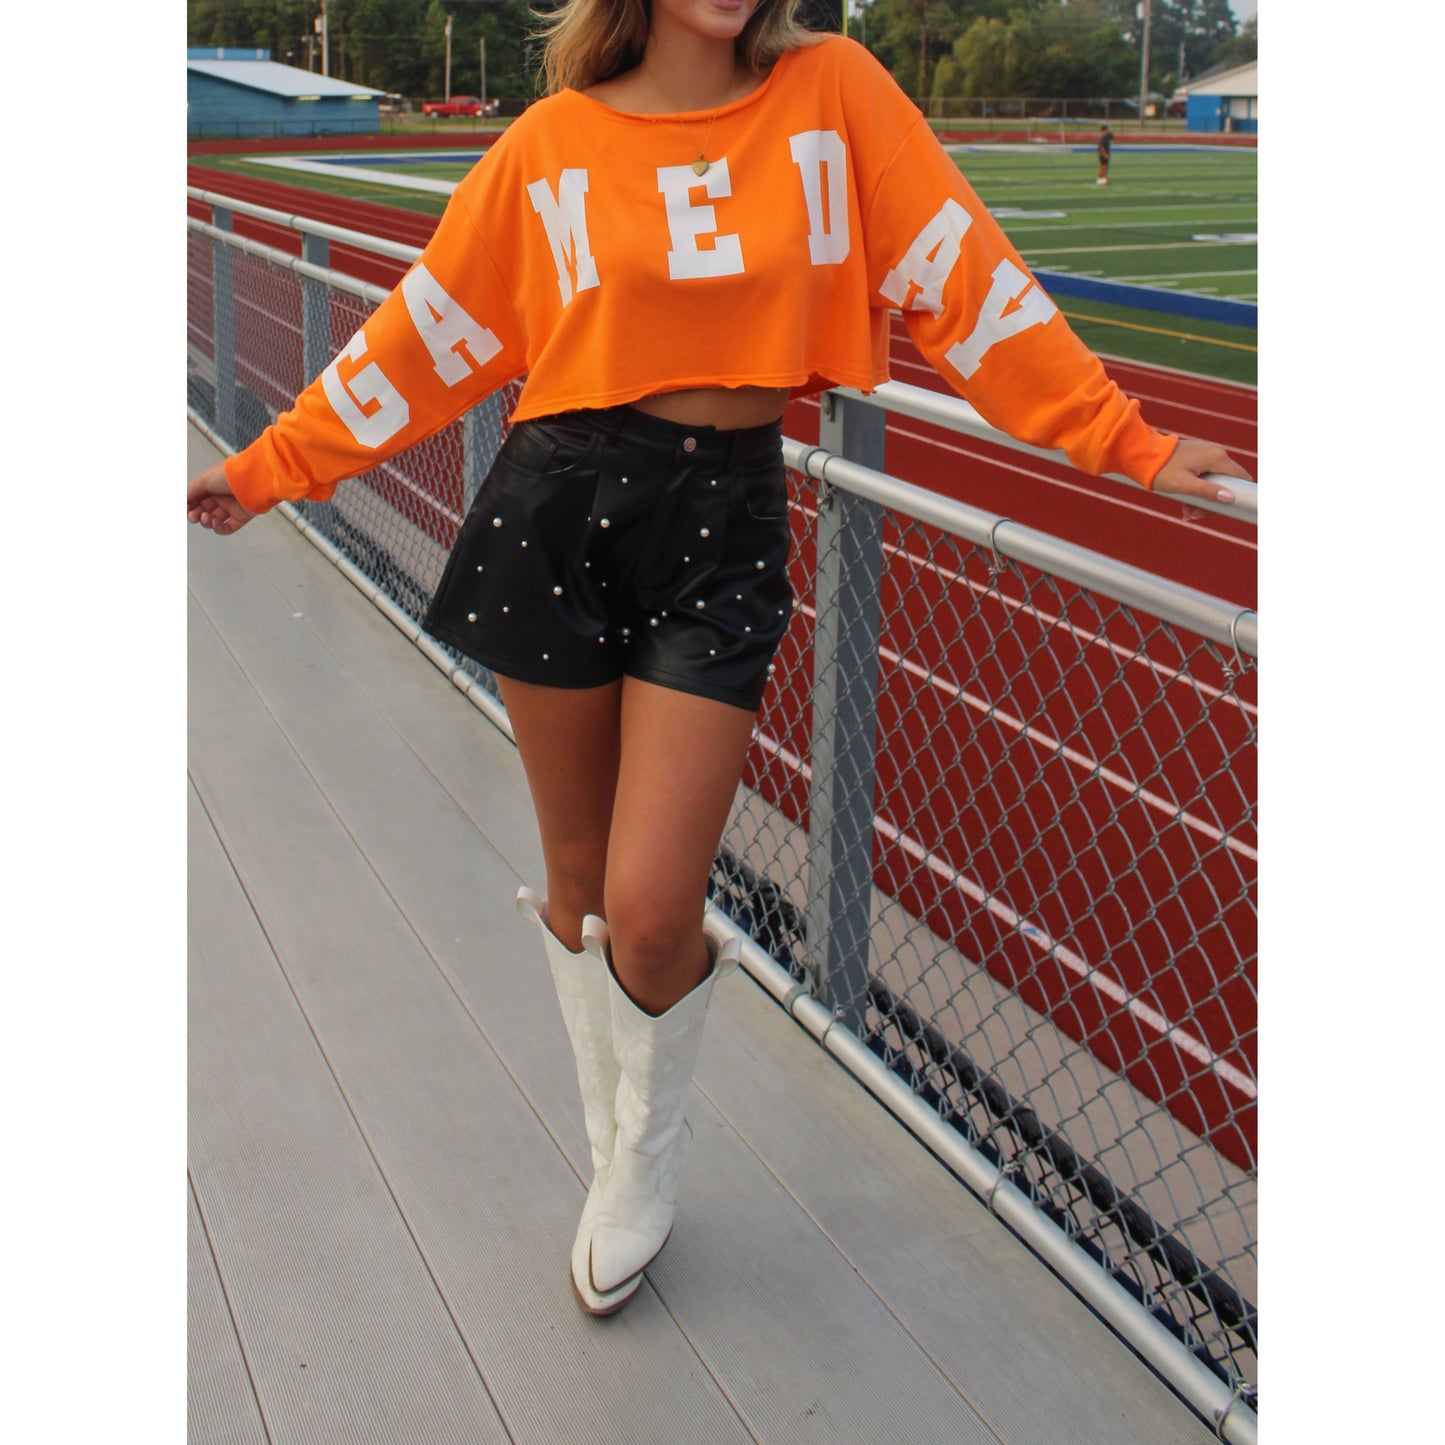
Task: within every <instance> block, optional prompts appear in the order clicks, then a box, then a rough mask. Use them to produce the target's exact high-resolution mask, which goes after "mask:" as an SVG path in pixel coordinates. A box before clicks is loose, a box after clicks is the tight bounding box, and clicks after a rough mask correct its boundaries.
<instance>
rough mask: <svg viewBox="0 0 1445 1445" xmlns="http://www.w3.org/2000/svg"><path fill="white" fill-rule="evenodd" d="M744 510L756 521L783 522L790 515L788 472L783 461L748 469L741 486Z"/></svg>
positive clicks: (743, 475)
mask: <svg viewBox="0 0 1445 1445" xmlns="http://www.w3.org/2000/svg"><path fill="white" fill-rule="evenodd" d="M740 490H741V493H742V500H743V510H744V511H745V512H746V513H747V514H748V516H749V517H751V518H752V519H753V521H755V522H781V521H784V520H786V518H787V515H788V474H787V470H786V469H785V468H784V466H783V464H782V462H781V461H779V462H777V463H776V464H775V465H772V466H767V467H762V468H758V469H756V470H751V469H750V470H748V471H745V472H744V473H743V474H742V486H741V488H740Z"/></svg>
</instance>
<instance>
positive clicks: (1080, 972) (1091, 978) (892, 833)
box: [753, 728, 1258, 1099]
mask: <svg viewBox="0 0 1445 1445" xmlns="http://www.w3.org/2000/svg"><path fill="white" fill-rule="evenodd" d="M753 738H754V740H755V741H756V742H757V743H758V745H759V746H760V747H761V748H763V749H764V751H766V752H768V753H771V754H772V755H773V756H774V757H775V758H777V759H778V761H779V762H781V763H782V764H783V765H784V766H785V767H788V768H790V769H792V770H793V771H794V772H796V773H798V774H799V775H800V776H801V777H803V778H804V779H805V780H808V781H811V779H812V773H813V770H812V768H811V767H810V766H809V765H808V763H807V762H805V761H804V760H803V759H802V758H800V757H798V755H797V754H796V753H793V752H791V751H789V750H788V749H787V748H785V747H783V745H782V744H781V743H779V742H777V741H776V740H774V739H773V738H771V737H769V736H768V735H767V734H766V733H765V732H763V730H762V729H761V728H754V730H753ZM873 827H874V829H875V830H876V831H877V832H879V833H880V834H882V836H883V837H885V838H887V839H888V840H889V841H890V842H892V843H896V844H897V845H898V846H899V847H900V848H902V849H903V851H904V852H905V853H907V854H908V856H909V857H910V858H913V859H915V860H917V861H918V862H920V863H922V864H923V866H924V867H925V868H927V869H928V871H929V872H930V873H932V874H933V875H934V876H935V877H937V878H939V879H941V880H942V881H943V882H945V883H947V884H948V885H949V886H950V887H951V888H954V889H955V890H957V891H958V892H959V893H961V894H963V896H964V897H965V898H968V899H970V900H971V901H972V902H974V903H976V904H978V905H980V906H981V907H984V908H986V909H988V911H989V912H990V913H991V914H992V915H993V916H994V917H995V918H997V919H998V920H999V921H1000V922H1001V923H1002V924H1003V925H1004V926H1005V927H1006V928H1010V929H1014V930H1016V931H1017V932H1018V933H1019V934H1020V936H1022V937H1023V938H1026V939H1027V940H1028V941H1029V943H1031V944H1032V945H1033V946H1034V947H1035V948H1036V949H1038V950H1039V952H1040V953H1042V954H1046V955H1051V956H1052V957H1054V958H1056V959H1057V960H1058V961H1059V962H1060V963H1061V964H1063V965H1064V967H1065V968H1067V969H1068V970H1069V972H1070V973H1072V974H1074V975H1075V976H1076V977H1077V978H1078V979H1079V980H1080V981H1081V982H1083V983H1087V984H1088V985H1089V986H1090V987H1091V988H1093V989H1094V990H1095V991H1096V992H1097V993H1100V994H1102V995H1103V996H1104V997H1105V998H1106V999H1108V1000H1109V1002H1110V1003H1112V1004H1113V1005H1114V1006H1115V1007H1116V1008H1123V1009H1125V1010H1127V1012H1128V1013H1130V1014H1131V1015H1132V1016H1133V1017H1134V1018H1136V1019H1138V1021H1139V1022H1140V1023H1141V1024H1143V1025H1144V1026H1145V1027H1146V1028H1149V1029H1151V1030H1152V1031H1153V1032H1154V1033H1156V1034H1157V1035H1159V1037H1160V1039H1161V1040H1167V1041H1168V1042H1170V1043H1172V1044H1173V1045H1174V1046H1175V1048H1177V1049H1178V1050H1179V1051H1180V1053H1182V1054H1187V1055H1188V1056H1189V1057H1190V1058H1191V1059H1194V1060H1195V1061H1196V1062H1197V1063H1200V1064H1202V1065H1204V1067H1206V1068H1207V1069H1209V1070H1210V1072H1211V1073H1213V1074H1214V1075H1215V1076H1216V1077H1218V1078H1219V1080H1220V1081H1221V1082H1222V1083H1225V1084H1228V1085H1230V1086H1231V1087H1232V1088H1233V1089H1235V1090H1236V1091H1237V1092H1238V1093H1240V1094H1242V1095H1243V1096H1244V1097H1245V1098H1246V1099H1255V1098H1257V1097H1258V1089H1257V1088H1256V1086H1255V1082H1254V1080H1253V1079H1252V1078H1250V1076H1249V1075H1248V1074H1246V1073H1245V1072H1244V1071H1243V1070H1242V1069H1239V1068H1237V1067H1235V1065H1233V1064H1231V1063H1229V1062H1228V1061H1227V1060H1225V1059H1222V1058H1220V1057H1219V1055H1218V1054H1216V1053H1215V1052H1214V1051H1213V1050H1212V1049H1210V1048H1209V1047H1208V1045H1207V1044H1205V1043H1204V1042H1203V1041H1202V1040H1200V1039H1198V1038H1196V1037H1195V1036H1194V1035H1193V1034H1191V1033H1189V1032H1188V1031H1187V1030H1185V1029H1182V1028H1179V1027H1177V1026H1175V1025H1173V1024H1171V1023H1170V1022H1169V1020H1168V1019H1167V1018H1166V1017H1165V1016H1164V1015H1163V1014H1162V1013H1160V1012H1159V1010H1158V1009H1156V1008H1154V1007H1153V1005H1151V1004H1147V1003H1145V1002H1144V1001H1143V1000H1142V999H1138V998H1135V997H1134V995H1133V994H1131V993H1130V992H1129V991H1128V990H1127V989H1126V988H1125V987H1124V986H1123V985H1122V984H1121V983H1119V982H1118V980H1117V979H1113V978H1110V977H1109V976H1108V975H1107V974H1104V973H1101V972H1100V971H1099V970H1098V969H1097V968H1095V967H1093V966H1092V965H1091V964H1090V963H1089V962H1088V961H1087V960H1086V959H1084V958H1083V957H1081V956H1080V955H1079V954H1077V953H1075V952H1074V951H1073V950H1072V949H1071V948H1067V947H1065V945H1063V944H1061V943H1057V942H1055V941H1054V940H1053V939H1052V938H1050V937H1049V935H1048V934H1047V933H1045V932H1044V930H1043V929H1042V928H1040V927H1038V925H1037V924H1034V923H1030V922H1029V921H1028V920H1027V919H1024V918H1021V917H1020V916H1019V914H1018V913H1017V912H1016V911H1015V910H1014V909H1013V908H1011V907H1010V906H1009V905H1008V904H1007V903H1006V902H1004V901H1003V900H1002V899H999V898H995V897H994V896H993V895H992V894H991V893H987V892H985V891H984V889H982V888H981V887H980V886H979V885H978V884H977V883H975V882H974V881H973V880H972V879H971V878H965V877H964V876H963V875H962V874H961V873H960V872H959V871H958V869H957V868H955V867H954V866H953V865H952V864H951V863H949V862H948V860H947V859H945V858H940V857H938V855H937V854H934V853H930V852H929V851H928V850H927V849H926V848H924V846H923V844H922V843H920V842H919V841H918V840H917V839H916V838H913V837H910V836H909V835H908V834H907V833H904V832H902V831H900V830H899V829H898V828H896V827H895V826H894V825H893V824H892V823H890V822H888V820H887V819H886V818H880V817H879V816H878V814H877V813H875V814H874V815H873ZM1086 1047H1087V1045H1086Z"/></svg>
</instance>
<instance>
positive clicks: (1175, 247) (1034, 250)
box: [1019, 241, 1239, 270]
mask: <svg viewBox="0 0 1445 1445" xmlns="http://www.w3.org/2000/svg"><path fill="white" fill-rule="evenodd" d="M1211 246H1228V247H1229V248H1230V249H1231V250H1234V251H1237V250H1238V249H1239V243H1238V242H1236V241H1147V242H1141V243H1140V244H1139V245H1137V246H1133V245H1129V246H1055V247H1052V248H1050V249H1049V250H1042V251H1041V250H1039V249H1038V247H1036V246H1020V247H1019V250H1020V251H1022V252H1023V255H1024V259H1025V260H1028V258H1029V257H1030V256H1099V255H1102V254H1103V253H1104V252H1105V251H1204V250H1207V249H1208V248H1209V247H1211ZM1044 269H1045V270H1047V269H1048V268H1047V267H1045V268H1044Z"/></svg>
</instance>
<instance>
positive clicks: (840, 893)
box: [807, 392, 887, 1037]
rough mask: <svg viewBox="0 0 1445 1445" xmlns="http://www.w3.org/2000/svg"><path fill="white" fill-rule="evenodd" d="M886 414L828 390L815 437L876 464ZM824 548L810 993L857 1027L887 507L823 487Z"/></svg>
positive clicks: (816, 659) (865, 936)
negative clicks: (812, 992)
mask: <svg viewBox="0 0 1445 1445" xmlns="http://www.w3.org/2000/svg"><path fill="white" fill-rule="evenodd" d="M870 411H871V415H870ZM886 421H887V418H886V416H885V414H884V413H883V412H881V411H878V410H876V409H871V408H869V407H867V406H865V405H864V404H862V403H861V402H858V401H854V400H852V399H851V398H848V397H842V396H839V395H837V394H836V393H831V392H830V393H828V394H827V395H825V396H824V397H823V398H822V418H821V421H820V423H819V428H818V441H819V444H820V445H821V446H822V447H824V448H825V449H826V450H828V451H830V452H833V453H835V454H837V455H838V456H839V457H843V456H847V457H849V458H851V459H854V460H856V461H857V462H859V463H861V464H862V465H863V466H866V467H873V468H876V469H878V470H880V471H881V470H882V467H883V462H884V446H885V423H886ZM817 552H818V563H817V580H816V589H815V597H816V606H817V618H816V622H815V626H814V634H813V669H814V675H813V740H812V750H811V757H810V762H811V763H812V785H811V788H810V791H809V794H808V914H807V921H808V926H807V940H808V943H807V948H808V951H807V963H808V970H809V973H810V975H811V977H812V983H813V989H814V992H815V993H816V994H817V995H818V997H819V998H820V999H822V1001H823V1002H824V1004H825V1005H826V1006H827V1007H828V1008H830V1009H834V1010H836V1011H837V1013H838V1016H839V1018H841V1019H843V1020H844V1021H845V1022H846V1023H847V1025H848V1027H849V1028H850V1029H852V1031H853V1032H854V1033H856V1034H858V1035H859V1036H860V1037H861V1036H865V1035H866V1033H867V1018H866V1015H867V1008H868V977H869V968H868V948H869V934H870V931H871V929H870V925H871V923H872V904H873V794H874V791H875V781H874V776H875V766H876V762H875V759H876V743H877V733H878V638H879V629H880V626H881V622H882V614H881V605H880V600H879V594H880V583H881V581H882V575H883V509H882V508H881V507H880V506H878V504H877V503H875V502H871V501H868V500H866V499H864V498H862V497H856V496H850V495H849V494H848V493H847V492H838V491H835V492H828V491H826V489H825V490H824V493H823V496H822V497H821V499H820V502H819V506H818V538H817Z"/></svg>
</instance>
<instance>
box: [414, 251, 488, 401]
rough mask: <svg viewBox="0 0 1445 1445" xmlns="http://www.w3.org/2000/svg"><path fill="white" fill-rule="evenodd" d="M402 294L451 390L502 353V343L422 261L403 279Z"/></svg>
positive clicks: (417, 327) (417, 330) (415, 323)
mask: <svg viewBox="0 0 1445 1445" xmlns="http://www.w3.org/2000/svg"><path fill="white" fill-rule="evenodd" d="M401 294H402V295H403V296H404V297H405V298H406V309H407V311H408V312H409V313H410V314H411V323H412V325H413V326H415V327H416V333H417V335H418V336H420V337H421V339H422V340H423V341H424V342H425V343H426V349H427V350H428V351H429V352H431V359H432V361H433V362H434V363H435V365H436V373H437V375H438V376H439V377H441V379H442V380H443V381H444V382H446V384H447V385H448V386H455V385H456V384H457V383H458V382H459V381H465V380H466V379H467V377H469V376H470V375H471V374H472V372H473V371H480V370H481V368H482V367H483V366H485V365H486V363H487V362H489V361H490V360H491V359H492V357H494V356H495V355H496V354H497V353H498V352H499V351H500V350H501V349H502V343H501V342H500V341H498V340H497V338H496V337H495V336H494V335H493V334H492V333H491V332H490V331H488V330H487V328H486V327H485V326H483V325H482V324H481V323H480V322H479V321H475V320H473V318H472V317H471V316H469V315H468V314H467V311H466V309H465V308H464V307H463V306H462V305H461V304H460V303H459V302H457V301H456V300H454V299H453V298H452V297H451V296H449V295H448V294H447V292H446V289H445V287H443V286H442V284H441V282H440V281H438V280H437V279H436V277H435V276H433V275H432V273H431V272H430V271H428V270H427V268H426V267H425V266H423V265H422V263H421V262H420V261H418V262H417V263H416V265H415V266H413V267H412V269H411V270H410V271H408V272H407V273H406V275H405V276H403V277H402V278H401Z"/></svg>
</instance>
